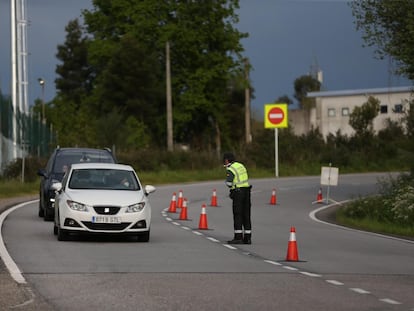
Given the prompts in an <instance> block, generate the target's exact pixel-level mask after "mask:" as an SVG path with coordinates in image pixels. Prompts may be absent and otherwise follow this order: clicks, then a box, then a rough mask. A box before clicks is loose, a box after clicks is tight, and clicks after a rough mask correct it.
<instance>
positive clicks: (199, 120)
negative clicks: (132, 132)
mask: <svg viewBox="0 0 414 311" xmlns="http://www.w3.org/2000/svg"><path fill="white" fill-rule="evenodd" d="M94 6H95V8H94V10H93V11H85V12H84V18H85V23H86V25H87V29H88V32H89V33H90V34H91V35H92V36H93V38H94V39H93V40H92V42H91V44H90V48H89V52H90V60H91V62H92V63H93V64H94V66H95V68H96V70H97V75H98V77H97V81H98V84H97V85H98V87H97V88H96V93H95V96H96V99H102V100H105V105H104V106H105V107H106V106H108V107H109V106H112V105H124V103H122V100H117V101H116V102H115V101H114V95H111V96H110V97H108V96H105V95H104V94H105V92H106V91H105V90H106V89H107V87H108V84H107V83H106V82H105V81H114V78H116V77H118V78H119V81H122V82H120V83H122V84H124V85H123V86H122V88H128V89H133V88H134V87H135V88H136V86H137V85H144V86H145V90H143V92H140V94H139V95H140V96H141V101H131V102H130V104H129V106H130V107H132V106H133V107H135V111H138V110H139V111H141V112H140V113H141V115H140V116H136V115H135V114H134V116H136V117H138V119H139V120H140V121H141V122H144V123H145V125H146V126H147V127H148V128H151V126H152V127H153V125H155V124H156V125H158V126H159V127H158V129H157V130H156V131H155V132H156V133H157V134H158V136H157V139H156V140H157V141H162V140H163V139H162V138H163V137H162V135H163V134H164V131H163V130H161V128H160V126H164V125H163V124H162V123H161V121H162V118H160V119H158V120H154V117H153V116H151V114H149V113H151V111H150V112H149V111H148V109H152V113H154V111H155V112H157V113H158V115H164V111H165V108H164V106H165V104H164V102H163V101H162V100H160V99H159V98H154V97H153V98H150V99H149V97H151V96H149V95H150V93H149V92H150V91H149V90H158V91H160V90H162V92H164V90H165V87H162V88H161V86H160V83H159V82H158V81H165V77H164V67H165V54H164V52H165V44H166V42H167V41H168V42H169V43H170V46H171V72H172V90H173V110H174V111H173V112H174V113H173V117H174V134H175V138H176V140H177V141H182V142H190V139H192V141H197V142H199V143H201V144H203V143H204V141H205V137H209V136H210V134H211V133H210V132H211V122H210V121H209V120H213V122H214V125H215V126H214V128H215V129H216V130H215V133H214V134H213V135H215V136H217V133H220V132H221V131H220V127H222V126H223V124H224V123H225V122H228V120H225V119H224V118H223V117H222V116H223V111H224V110H225V108H226V105H227V100H228V90H227V85H228V81H229V79H230V77H231V75H232V73H233V72H237V71H241V68H242V66H241V65H242V61H241V60H242V58H241V55H240V53H241V52H242V51H243V48H242V46H241V44H240V39H241V38H243V37H245V35H244V34H241V33H239V32H238V31H237V30H236V29H234V28H233V23H235V22H237V20H238V18H237V16H236V15H235V13H234V12H235V9H236V8H238V0H227V1H224V0H222V1H191V2H188V1H164V2H161V1H152V0H144V1H140V2H136V1H127V0H114V1H104V0H95V1H94ZM126 38H128V40H129V41H130V42H129V43H130V44H125V46H124V47H120V45H121V46H122V44H123V43H122V42H123V41H124V40H126ZM124 42H125V41H124ZM130 45H132V48H133V49H139V50H140V51H142V52H141V53H138V55H136V60H134V59H131V57H128V56H127V55H126V54H128V52H127V51H124V49H127V48H130ZM131 54H133V53H131ZM120 55H123V56H124V57H121V58H119V56H120ZM115 58H117V61H116V60H115ZM128 60H129V62H128ZM154 60H157V61H158V62H157V63H155V61H154ZM115 62H117V63H118V64H117V65H114V66H113V67H112V68H111V69H109V67H110V66H111V64H112V63H115ZM121 63H123V64H124V65H123V66H122V65H121ZM138 63H140V64H141V67H143V66H146V68H151V69H152V70H153V71H154V74H152V75H150V76H149V79H148V72H147V80H143V79H142V77H143V76H145V75H144V74H142V75H141V76H140V74H137V75H136V76H133V73H134V71H135V72H138V73H139V72H141V73H142V70H137V69H139V68H137V64H138ZM128 65H129V66H130V69H129V71H127V72H128V74H129V78H128V80H127V81H123V80H122V75H123V72H124V70H119V68H124V69H125V67H127V66H128ZM117 69H118V72H117ZM134 69H135V70H134ZM108 77H109V78H108ZM154 77H156V79H154ZM134 78H136V79H135V80H134ZM131 81H133V82H131ZM131 83H134V86H132V85H131ZM104 85H106V87H104ZM112 90H113V88H112ZM120 93H121V92H118V94H120ZM137 93H138V92H137ZM160 93H161V92H159V93H158V94H160ZM148 94H149V95H148ZM135 97H136V96H135ZM142 97H144V100H143V98H142ZM133 98H134V97H133ZM95 102H99V101H98V100H95ZM138 105H140V106H138ZM138 107H142V108H143V109H139V108H138ZM129 111H130V110H129ZM143 116H144V117H143ZM182 133H185V135H182Z"/></svg>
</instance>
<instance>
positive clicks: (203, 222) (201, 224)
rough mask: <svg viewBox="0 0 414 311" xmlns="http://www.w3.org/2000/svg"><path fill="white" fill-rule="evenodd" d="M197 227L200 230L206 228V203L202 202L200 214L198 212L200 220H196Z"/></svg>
mask: <svg viewBox="0 0 414 311" xmlns="http://www.w3.org/2000/svg"><path fill="white" fill-rule="evenodd" d="M198 229H200V230H207V229H208V225H207V213H206V205H205V204H203V205H202V206H201V214H200V221H199V222H198Z"/></svg>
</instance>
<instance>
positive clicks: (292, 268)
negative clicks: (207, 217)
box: [283, 266, 298, 271]
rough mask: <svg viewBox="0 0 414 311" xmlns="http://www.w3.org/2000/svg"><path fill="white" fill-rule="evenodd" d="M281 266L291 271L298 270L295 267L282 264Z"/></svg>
mask: <svg viewBox="0 0 414 311" xmlns="http://www.w3.org/2000/svg"><path fill="white" fill-rule="evenodd" d="M283 268H284V269H287V270H291V271H298V269H297V268H294V267H289V266H283Z"/></svg>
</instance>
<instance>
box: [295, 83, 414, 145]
mask: <svg viewBox="0 0 414 311" xmlns="http://www.w3.org/2000/svg"><path fill="white" fill-rule="evenodd" d="M370 96H372V97H375V98H376V99H378V100H379V101H380V111H379V113H378V116H377V117H376V118H375V119H374V122H373V128H374V131H375V132H378V131H379V130H381V129H383V128H384V127H385V126H386V125H387V123H386V120H387V119H390V120H392V121H401V119H402V118H403V117H404V116H405V114H404V111H407V109H408V107H409V103H408V101H409V100H413V99H414V94H413V87H390V88H376V89H361V90H344V91H325V92H311V93H308V97H311V98H315V107H314V108H311V109H310V110H305V109H297V110H290V111H289V124H290V125H291V126H292V128H293V132H294V133H295V134H296V135H302V134H306V133H308V132H309V131H310V130H312V129H316V128H318V129H319V131H320V133H321V134H322V135H323V137H325V138H326V137H327V136H328V134H329V133H332V134H333V135H335V134H336V133H337V131H338V130H340V131H341V134H342V135H348V136H351V135H353V134H354V132H355V131H354V129H353V128H352V127H351V126H350V125H349V115H350V114H351V113H352V111H353V109H354V108H355V107H357V106H362V105H363V104H364V103H366V102H367V101H368V98H369V97H370Z"/></svg>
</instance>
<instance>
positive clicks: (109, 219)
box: [92, 216, 121, 224]
mask: <svg viewBox="0 0 414 311" xmlns="http://www.w3.org/2000/svg"><path fill="white" fill-rule="evenodd" d="M92 222H93V223H99V224H120V223H121V217H116V216H92Z"/></svg>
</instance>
